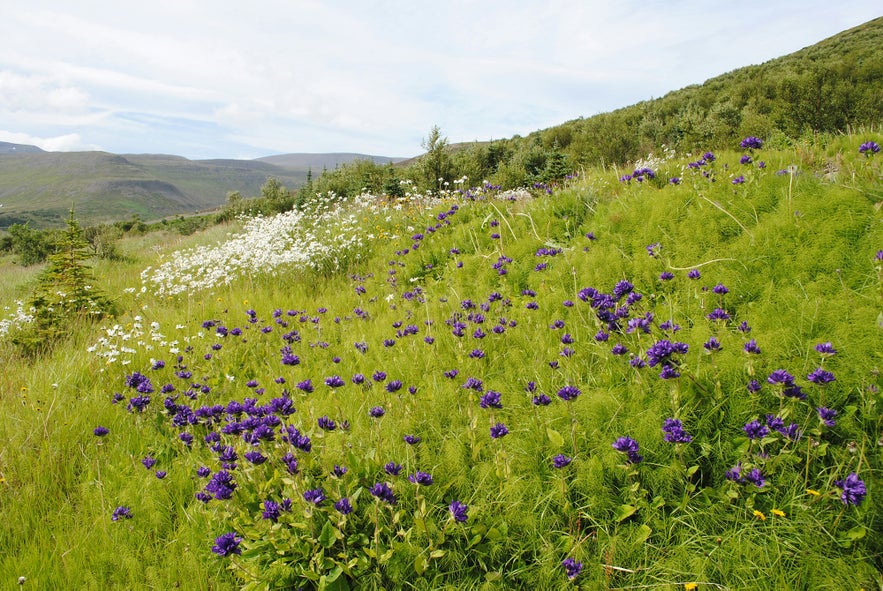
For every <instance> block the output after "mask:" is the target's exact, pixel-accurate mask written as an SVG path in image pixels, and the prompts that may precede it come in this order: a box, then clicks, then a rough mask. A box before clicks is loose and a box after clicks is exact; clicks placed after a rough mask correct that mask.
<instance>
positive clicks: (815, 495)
mask: <svg viewBox="0 0 883 591" xmlns="http://www.w3.org/2000/svg"><path fill="white" fill-rule="evenodd" d="M806 494H808V495H812V496H814V497H817V496H819V495H821V494H822V493H820V492H819V491H817V490H813V489H811V488H808V489H806Z"/></svg>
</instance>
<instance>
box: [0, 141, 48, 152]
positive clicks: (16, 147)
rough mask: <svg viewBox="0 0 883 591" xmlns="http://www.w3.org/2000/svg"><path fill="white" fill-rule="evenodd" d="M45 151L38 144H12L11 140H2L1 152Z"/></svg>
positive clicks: (0, 143) (0, 144)
mask: <svg viewBox="0 0 883 591" xmlns="http://www.w3.org/2000/svg"><path fill="white" fill-rule="evenodd" d="M39 152H44V150H41V149H40V148H38V147H37V146H30V145H28V144H11V143H9V142H0V154H37V153H39Z"/></svg>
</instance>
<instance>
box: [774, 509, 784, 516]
mask: <svg viewBox="0 0 883 591" xmlns="http://www.w3.org/2000/svg"><path fill="white" fill-rule="evenodd" d="M772 514H773V515H775V516H776V517H785V512H784V511H782V510H781V509H773V510H772Z"/></svg>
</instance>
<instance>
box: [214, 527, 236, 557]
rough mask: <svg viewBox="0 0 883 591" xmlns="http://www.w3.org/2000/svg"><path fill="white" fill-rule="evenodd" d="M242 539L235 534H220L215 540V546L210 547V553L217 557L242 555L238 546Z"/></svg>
mask: <svg viewBox="0 0 883 591" xmlns="http://www.w3.org/2000/svg"><path fill="white" fill-rule="evenodd" d="M240 543H242V538H241V537H240V536H239V534H237V533H236V532H232V531H231V532H229V533H226V534H222V535H220V536H218V537H217V538H215V545H214V546H212V552H214V553H215V554H217V555H218V556H230V555H231V554H242V549H241V548H240V547H239V544H240Z"/></svg>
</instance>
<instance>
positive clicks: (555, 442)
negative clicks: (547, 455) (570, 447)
mask: <svg viewBox="0 0 883 591" xmlns="http://www.w3.org/2000/svg"><path fill="white" fill-rule="evenodd" d="M546 435H548V436H549V441H551V442H552V446H553V447H561V446H563V445H564V438H563V437H561V433H559V432H558V431H556V430H555V429H553V428H551V427H549V428H548V429H546Z"/></svg>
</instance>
